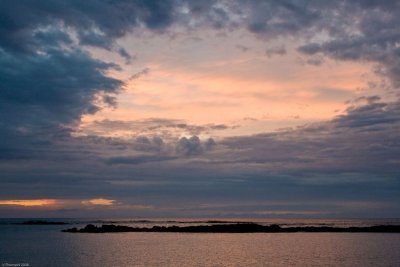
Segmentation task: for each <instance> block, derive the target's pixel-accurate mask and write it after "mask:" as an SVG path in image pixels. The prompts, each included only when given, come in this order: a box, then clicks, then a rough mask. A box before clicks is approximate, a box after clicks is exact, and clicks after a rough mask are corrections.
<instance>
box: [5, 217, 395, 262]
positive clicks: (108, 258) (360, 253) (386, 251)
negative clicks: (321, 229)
mask: <svg viewBox="0 0 400 267" xmlns="http://www.w3.org/2000/svg"><path fill="white" fill-rule="evenodd" d="M70 227H71V226H70V225H67V226H65V225H61V226H59V225H11V224H0V264H3V265H4V264H6V263H7V264H10V265H9V266H11V264H23V263H27V264H29V266H61V267H63V266H66V267H71V266H88V267H92V266H96V267H97V266H400V234H381V233H290V234H287V233H252V234H208V233H200V234H199V233H106V234H84V233H81V234H71V233H62V232H60V230H61V229H65V228H70Z"/></svg>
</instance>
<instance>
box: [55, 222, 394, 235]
mask: <svg viewBox="0 0 400 267" xmlns="http://www.w3.org/2000/svg"><path fill="white" fill-rule="evenodd" d="M62 232H68V233H121V232H162V233H168V232H172V233H298V232H307V233H330V232H332V233H400V225H376V226H365V227H328V226H320V227H316V226H305V227H280V226H279V225H277V224H272V225H268V226H265V225H260V224H256V223H233V224H223V225H219V224H216V225H197V226H182V227H180V226H153V227H151V228H150V227H130V226H124V225H113V224H103V225H102V226H96V225H93V224H88V225H86V226H85V227H84V228H81V229H78V228H76V227H74V228H71V229H65V230H62Z"/></svg>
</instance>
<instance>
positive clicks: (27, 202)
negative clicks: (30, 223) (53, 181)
mask: <svg viewBox="0 0 400 267" xmlns="http://www.w3.org/2000/svg"><path fill="white" fill-rule="evenodd" d="M56 203H57V200H55V199H13V200H0V205H15V206H24V207H34V206H51V205H55V204H56Z"/></svg>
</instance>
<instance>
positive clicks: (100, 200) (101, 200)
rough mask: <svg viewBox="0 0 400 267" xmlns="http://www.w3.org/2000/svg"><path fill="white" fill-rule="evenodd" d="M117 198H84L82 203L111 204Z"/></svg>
mask: <svg viewBox="0 0 400 267" xmlns="http://www.w3.org/2000/svg"><path fill="white" fill-rule="evenodd" d="M114 202H115V200H113V199H106V198H93V199H89V200H83V201H82V202H81V203H82V204H84V205H100V206H111V205H113V204H114Z"/></svg>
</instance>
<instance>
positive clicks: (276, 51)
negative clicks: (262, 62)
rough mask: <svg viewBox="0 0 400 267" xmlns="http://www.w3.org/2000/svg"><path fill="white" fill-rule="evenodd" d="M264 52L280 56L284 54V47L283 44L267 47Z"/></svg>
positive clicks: (270, 55)
mask: <svg viewBox="0 0 400 267" xmlns="http://www.w3.org/2000/svg"><path fill="white" fill-rule="evenodd" d="M265 54H266V55H267V56H268V57H272V56H273V55H279V56H282V55H285V54H286V48H285V47H284V46H276V47H269V48H267V50H266V51H265Z"/></svg>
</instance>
